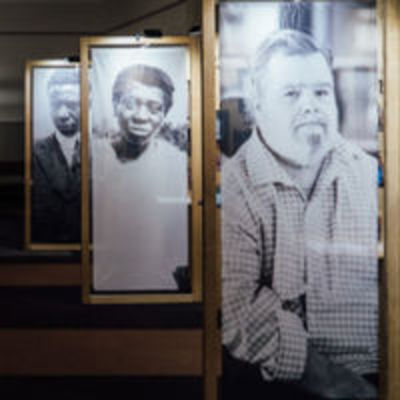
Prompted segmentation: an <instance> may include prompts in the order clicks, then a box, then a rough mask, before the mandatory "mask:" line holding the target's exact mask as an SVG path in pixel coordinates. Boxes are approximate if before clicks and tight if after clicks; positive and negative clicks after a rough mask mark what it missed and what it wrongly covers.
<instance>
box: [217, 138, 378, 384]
mask: <svg viewBox="0 0 400 400" xmlns="http://www.w3.org/2000/svg"><path fill="white" fill-rule="evenodd" d="M376 171H377V165H376V162H375V160H374V159H373V158H372V157H369V156H368V155H366V154H365V153H364V152H363V151H362V150H361V149H359V148H357V147H355V146H354V145H352V144H351V143H349V142H346V141H345V140H344V139H342V138H341V137H340V136H339V135H337V138H336V139H335V145H334V148H333V150H332V151H331V152H330V153H329V155H328V156H327V157H326V159H325V161H324V164H323V166H322V170H321V173H320V175H319V178H318V181H317V183H316V185H315V188H314V191H313V194H312V197H311V198H310V199H307V198H306V196H305V195H304V192H303V190H302V189H301V188H300V187H299V186H298V185H297V184H296V182H294V181H293V180H292V179H291V178H290V177H289V175H288V174H287V173H286V171H285V170H284V169H282V167H281V166H280V165H279V164H278V163H277V161H276V159H275V158H274V156H273V155H272V154H271V153H270V151H269V150H268V149H267V148H266V147H265V146H264V145H263V144H262V142H261V141H260V139H259V137H258V135H257V134H256V133H254V134H253V135H252V137H251V138H250V139H249V141H248V142H247V143H246V144H244V145H243V146H242V148H241V149H240V150H239V151H238V153H237V154H236V155H235V157H234V158H233V159H232V160H230V161H228V162H227V163H226V164H224V166H223V180H222V195H223V197H222V200H223V203H222V204H223V207H222V218H223V220H222V222H223V236H222V238H223V278H222V279H223V340H224V344H225V345H226V346H227V347H228V349H229V350H230V351H231V353H232V354H233V355H234V356H236V357H237V358H240V359H243V360H246V361H248V362H250V363H253V364H257V365H259V366H260V368H261V372H262V374H263V376H264V378H265V379H266V380H274V379H276V380H297V379H300V378H301V376H302V373H303V371H304V367H305V362H306V347H307V342H309V343H310V344H311V345H312V346H313V347H315V348H316V349H317V350H318V351H319V352H320V353H321V354H324V355H326V356H328V357H329V358H330V360H331V361H333V362H336V363H338V364H342V365H344V366H346V367H348V368H349V369H351V370H353V371H355V372H357V373H359V374H365V373H374V372H376V371H377V365H378V338H377V336H378V335H377V326H378V266H377V211H378V210H377V187H376V182H377V181H376Z"/></svg>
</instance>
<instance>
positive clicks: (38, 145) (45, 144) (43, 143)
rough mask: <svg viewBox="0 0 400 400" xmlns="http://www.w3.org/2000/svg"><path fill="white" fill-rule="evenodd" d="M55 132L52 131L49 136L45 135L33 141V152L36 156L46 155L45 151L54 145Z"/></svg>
mask: <svg viewBox="0 0 400 400" xmlns="http://www.w3.org/2000/svg"><path fill="white" fill-rule="evenodd" d="M56 140H57V139H56V137H55V134H54V133H52V134H51V135H49V136H46V137H45V138H42V139H39V140H37V141H36V142H35V144H34V146H33V152H34V154H35V155H36V156H39V157H40V156H42V155H46V153H47V152H48V151H49V150H50V149H52V148H53V147H54V145H55V143H56V142H55V141H56Z"/></svg>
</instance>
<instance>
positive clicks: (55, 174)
mask: <svg viewBox="0 0 400 400" xmlns="http://www.w3.org/2000/svg"><path fill="white" fill-rule="evenodd" d="M78 153H79V152H78ZM75 161H76V162H73V164H72V166H71V167H69V166H68V163H67V161H66V159H65V157H64V154H63V152H62V150H61V147H60V144H59V143H58V140H57V138H56V136H55V134H54V133H53V134H52V135H50V136H48V137H46V138H45V139H42V140H39V141H38V142H37V143H36V144H35V146H34V152H33V170H32V177H33V187H32V241H33V242H45V243H70V242H72V243H73V242H79V241H80V226H81V225H80V215H81V197H80V196H81V182H80V170H81V166H80V159H79V157H78V158H76V160H75Z"/></svg>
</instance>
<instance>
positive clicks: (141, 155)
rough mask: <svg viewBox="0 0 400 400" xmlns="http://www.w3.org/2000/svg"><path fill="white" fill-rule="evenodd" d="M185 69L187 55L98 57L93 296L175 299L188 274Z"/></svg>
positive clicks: (137, 52)
mask: <svg viewBox="0 0 400 400" xmlns="http://www.w3.org/2000/svg"><path fill="white" fill-rule="evenodd" d="M186 61H187V58H186V48H185V47H182V46H181V47H178V46H176V47H169V48H140V47H139V48H128V49H126V48H119V49H107V48H105V49H104V48H98V49H94V50H93V51H92V68H93V103H92V104H93V117H92V124H93V125H92V126H93V134H94V135H96V138H95V140H94V142H93V143H94V145H95V147H94V151H93V164H92V171H93V181H92V188H93V241H94V244H95V245H94V271H93V272H94V282H93V285H94V289H95V290H96V291H108V292H109V291H178V282H177V280H176V279H175V277H176V273H177V269H178V270H179V268H187V267H188V264H189V259H188V248H189V247H188V230H189V225H188V200H189V199H188V157H187V151H186V150H187V142H188V135H187V133H188V86H187V84H188V81H187V79H185V77H186V76H187V73H186V71H187V65H186ZM182 77H183V79H182ZM111 265H114V266H113V267H112V268H110V266H111Z"/></svg>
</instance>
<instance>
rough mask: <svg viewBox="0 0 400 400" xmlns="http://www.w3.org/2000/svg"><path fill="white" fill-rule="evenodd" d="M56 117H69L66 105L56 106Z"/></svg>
mask: <svg viewBox="0 0 400 400" xmlns="http://www.w3.org/2000/svg"><path fill="white" fill-rule="evenodd" d="M57 114H58V117H59V118H67V117H69V109H68V107H67V106H65V105H62V106H61V107H59V108H58V111H57Z"/></svg>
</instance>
